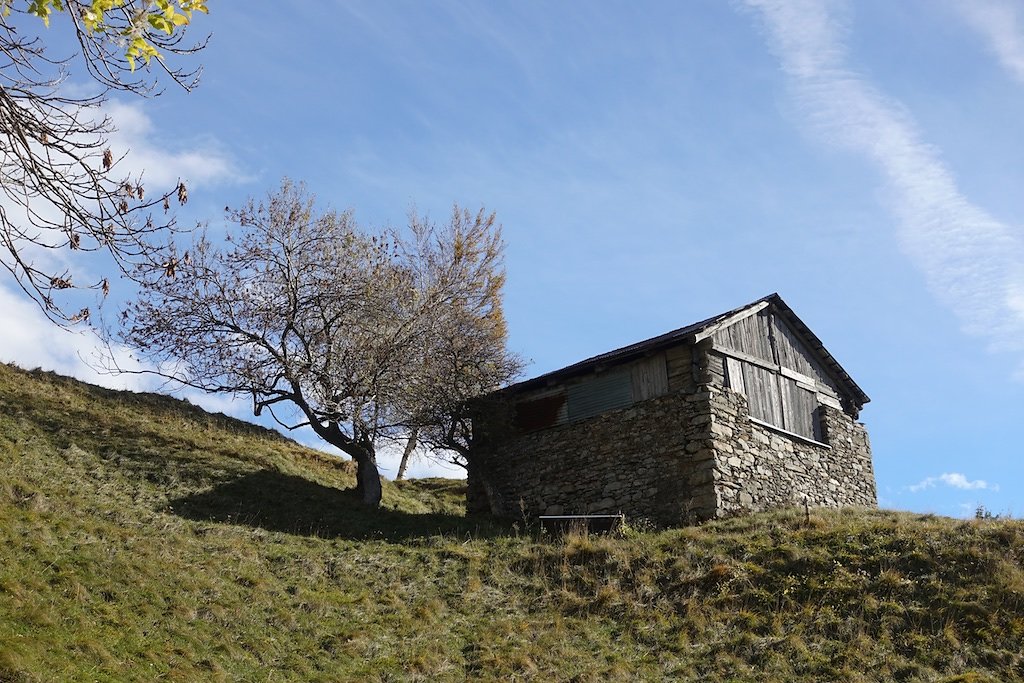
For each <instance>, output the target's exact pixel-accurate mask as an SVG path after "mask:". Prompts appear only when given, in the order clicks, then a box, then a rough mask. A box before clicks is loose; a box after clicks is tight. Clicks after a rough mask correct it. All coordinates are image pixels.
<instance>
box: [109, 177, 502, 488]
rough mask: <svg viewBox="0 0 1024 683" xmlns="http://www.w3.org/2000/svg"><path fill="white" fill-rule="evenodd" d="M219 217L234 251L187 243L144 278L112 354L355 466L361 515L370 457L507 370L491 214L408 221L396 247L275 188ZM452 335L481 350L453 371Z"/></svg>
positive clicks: (292, 190) (302, 194)
mask: <svg viewBox="0 0 1024 683" xmlns="http://www.w3.org/2000/svg"><path fill="white" fill-rule="evenodd" d="M229 218H230V219H231V221H232V222H233V223H235V224H237V225H238V226H239V227H240V228H241V229H242V230H241V233H240V234H239V235H238V236H237V237H236V236H234V235H232V236H230V238H229V239H230V241H228V242H226V243H225V244H223V245H217V244H214V243H213V242H212V241H211V240H209V239H208V238H207V237H206V236H205V235H202V234H200V235H198V236H197V239H196V241H195V243H194V244H193V246H192V248H191V249H189V251H188V252H187V253H184V254H182V255H181V258H176V259H175V262H176V263H177V264H178V265H177V267H176V269H175V273H174V277H173V278H169V277H157V276H150V277H149V278H148V279H146V278H143V281H144V286H143V288H142V290H141V294H140V296H139V299H138V301H137V302H136V303H135V304H134V305H133V306H131V307H130V308H128V309H127V310H126V311H125V313H124V319H123V324H122V327H121V340H122V341H124V342H126V343H128V344H130V345H131V346H133V347H136V348H139V349H141V350H142V355H143V357H144V358H145V359H148V360H149V361H151V362H153V363H159V364H161V365H160V369H159V370H157V371H156V372H158V373H160V374H162V375H163V376H165V377H170V378H173V379H175V380H176V381H179V382H181V383H183V384H186V385H189V386H192V387H197V388H199V389H202V390H204V391H209V392H228V393H232V394H236V395H249V396H251V397H252V400H253V407H254V412H255V413H256V414H257V415H259V414H260V413H261V412H262V411H263V410H267V411H268V412H269V413H270V414H271V415H272V416H273V417H274V419H275V420H277V421H278V423H279V424H281V425H282V426H284V427H286V428H288V429H295V428H298V427H300V426H305V425H308V426H309V427H311V428H312V430H313V431H314V432H315V433H316V434H317V435H318V436H319V437H320V438H322V439H323V440H324V441H326V442H328V443H330V444H332V445H334V446H336V447H337V448H339V449H340V450H341V451H342V452H344V453H346V454H348V455H349V456H350V457H352V459H353V460H355V462H356V465H357V490H358V492H359V494H360V496H361V499H362V501H363V502H364V503H366V504H367V505H371V506H376V505H378V504H379V503H380V500H381V485H380V477H379V472H378V468H377V449H378V447H379V446H380V445H381V444H382V443H384V442H389V441H397V440H400V439H404V438H407V437H408V435H409V434H410V432H412V431H413V430H420V431H423V430H428V429H433V430H434V432H436V433H440V430H441V429H442V428H443V427H444V426H445V425H447V424H448V423H449V422H451V421H452V419H453V417H452V416H451V415H449V414H448V409H449V407H456V408H457V409H458V410H461V409H463V407H464V406H465V405H466V399H467V398H469V396H471V395H472V394H474V393H476V392H479V391H481V390H485V389H490V388H494V387H495V386H497V384H499V383H501V382H502V381H504V379H505V378H506V377H507V376H509V373H510V372H511V371H512V369H517V368H518V360H517V359H516V358H515V357H514V356H513V355H511V354H509V353H508V352H507V351H506V349H505V324H504V320H503V317H502V313H501V287H502V283H503V280H504V274H503V267H502V242H501V236H500V229H499V228H498V227H497V226H496V224H495V221H494V216H493V215H487V214H485V213H484V212H483V211H481V212H478V213H476V214H471V213H468V212H466V211H463V210H461V209H459V208H458V207H455V208H454V210H453V212H452V217H451V220H450V221H449V222H448V223H447V224H446V225H444V226H443V227H440V228H439V227H437V226H435V225H434V224H432V223H430V222H428V221H425V220H421V219H419V218H417V217H415V216H413V217H412V220H411V221H410V226H409V230H408V231H407V232H406V233H405V234H399V233H398V232H396V231H386V232H381V233H378V234H371V233H368V232H366V231H364V230H361V229H360V228H359V227H358V226H357V225H356V223H355V221H354V220H353V218H352V216H351V214H350V213H347V212H346V213H337V212H334V211H328V212H324V213H320V212H318V210H317V209H316V206H315V202H314V199H313V198H312V197H311V196H310V195H309V194H308V193H307V192H306V190H305V188H304V187H303V186H302V185H295V184H293V183H291V182H289V181H285V182H284V183H283V185H282V187H281V189H280V190H279V191H277V192H274V193H272V194H270V195H269V196H268V198H267V200H266V201H265V202H263V203H259V204H257V203H254V202H252V201H250V202H249V203H248V204H247V205H245V206H244V207H242V208H241V209H238V210H236V211H231V212H230V213H229ZM461 335H468V336H470V337H475V338H478V339H481V340H483V339H486V340H487V349H486V351H485V350H484V349H483V348H480V349H478V350H477V353H476V356H475V357H473V358H471V357H470V356H469V355H466V356H464V357H463V358H461V359H459V360H458V362H457V363H454V364H453V363H452V359H451V358H450V357H449V356H450V351H451V349H453V348H455V346H454V345H453V344H452V340H453V338H455V337H458V336H461ZM444 354H449V355H448V356H446V355H444ZM471 361H474V362H475V365H470V362H471ZM460 392H462V393H461V395H460ZM293 416H297V417H296V418H295V419H292V417H293ZM439 420H444V421H445V422H444V424H443V425H442V423H441V422H439Z"/></svg>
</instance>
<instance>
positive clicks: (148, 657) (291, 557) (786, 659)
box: [0, 366, 1024, 682]
mask: <svg viewBox="0 0 1024 683" xmlns="http://www.w3.org/2000/svg"><path fill="white" fill-rule="evenodd" d="M0 473H2V474H0V681H4V682H6V681H53V680H96V681H151V680H171V681H193V680H202V681H236V680H246V681H248V680H254V681H255V680H296V681H338V680H343V681H344V680H369V681H398V680H403V681H404V680H413V681H415V680H422V681H435V680H467V679H471V680H495V681H506V680H544V681H549V680H565V681H604V680H621V681H632V680H669V679H679V680H702V681H791V680H845V681H890V680H898V681H947V682H952V681H964V682H966V681H975V682H981V681H1014V680H1024V658H1022V655H1021V652H1022V650H1024V524H1022V523H1021V522H1016V521H1011V520H982V521H969V522H963V521H956V520H950V519H944V518H939V517H934V516H920V515H911V514H900V513H891V512H879V511H867V510H847V511H841V512H827V511H820V512H818V513H816V514H815V515H814V516H813V517H812V519H811V523H810V524H807V523H806V521H805V520H804V518H803V515H802V513H798V512H793V513H789V512H779V513H773V514H765V515H755V516H751V517H746V518H739V519H733V520H726V521H721V522H716V523H712V524H707V525H704V526H702V527H699V528H689V529H678V530H668V531H653V530H648V531H638V530H634V529H629V528H627V529H625V530H624V532H623V533H622V534H621V535H619V536H617V537H598V536H589V535H586V534H573V535H569V536H567V537H565V538H562V539H558V540H554V539H548V538H545V537H542V536H536V535H532V534H530V533H522V532H516V531H515V530H509V529H506V528H504V527H502V526H499V525H496V524H490V523H487V522H483V521H478V520H472V519H465V518H463V517H461V516H460V513H458V509H459V496H460V495H461V488H460V486H461V484H460V483H459V482H449V481H444V480H427V481H423V482H407V483H404V484H402V485H401V486H393V485H390V484H389V485H388V487H387V489H386V490H385V502H386V506H387V508H386V509H385V510H382V511H381V512H380V513H378V514H368V513H366V512H364V511H362V510H361V509H360V508H359V506H358V505H357V504H356V503H355V502H354V501H353V500H352V498H351V496H350V495H349V494H348V493H346V489H347V488H348V487H349V486H351V485H352V474H351V470H350V468H349V467H348V466H347V465H345V464H344V463H339V462H337V461H333V460H331V459H329V458H327V457H326V456H323V455H322V454H318V453H316V452H314V451H309V450H307V449H304V448H302V447H300V446H298V445H296V444H294V443H292V442H290V441H287V440H285V439H283V438H281V437H280V436H278V435H276V434H275V433H272V432H267V431H265V430H261V429H259V428H255V427H251V426H248V425H245V424H244V423H239V422H236V421H233V420H230V419H227V418H223V417H215V416H210V415H207V414H206V413H203V412H202V411H200V410H198V409H196V408H194V407H191V406H188V405H185V404H182V403H181V402H178V401H174V400H173V399H167V398H164V397H158V396H147V395H141V396H140V395H132V394H122V393H118V392H109V391H105V390H102V389H98V388H95V387H89V386H86V385H82V384H79V383H77V382H74V381H71V380H67V379H63V378H60V377H56V376H53V375H48V374H46V373H38V372H35V373H26V372H24V371H20V370H17V369H14V368H10V367H3V366H0Z"/></svg>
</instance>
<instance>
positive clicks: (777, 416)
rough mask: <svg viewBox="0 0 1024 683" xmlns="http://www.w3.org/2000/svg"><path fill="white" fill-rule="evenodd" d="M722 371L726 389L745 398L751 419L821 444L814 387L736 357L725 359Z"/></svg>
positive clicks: (816, 395) (816, 397)
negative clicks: (724, 371) (723, 370)
mask: <svg viewBox="0 0 1024 683" xmlns="http://www.w3.org/2000/svg"><path fill="white" fill-rule="evenodd" d="M725 370H726V373H725V374H726V386H728V387H729V388H730V389H732V390H733V391H736V392H738V393H741V394H743V395H745V396H746V397H747V405H748V407H749V410H750V416H751V417H753V418H756V419H758V420H761V421H762V422H765V423H767V424H770V425H774V426H776V427H779V428H780V429H785V430H787V431H790V432H793V433H794V434H799V435H800V436H804V437H807V438H808V439H814V440H815V441H821V439H822V434H821V428H820V425H819V423H818V394H817V393H816V392H815V391H814V389H813V388H808V387H807V386H806V385H804V384H803V383H802V382H798V381H797V380H795V379H792V378H790V377H784V376H782V375H780V374H778V373H776V372H774V371H772V370H769V369H767V368H765V367H762V366H761V365H759V364H755V363H751V362H747V361H743V360H740V359H738V358H731V357H726V358H725Z"/></svg>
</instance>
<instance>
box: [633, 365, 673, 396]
mask: <svg viewBox="0 0 1024 683" xmlns="http://www.w3.org/2000/svg"><path fill="white" fill-rule="evenodd" d="M630 379H631V382H632V388H633V400H634V401H646V400H647V399H649V398H655V397H657V396H663V395H665V394H666V393H668V369H667V366H666V363H665V354H663V353H659V354H657V355H654V356H651V357H650V358H644V359H643V360H640V361H637V362H636V363H634V364H633V365H632V366H630Z"/></svg>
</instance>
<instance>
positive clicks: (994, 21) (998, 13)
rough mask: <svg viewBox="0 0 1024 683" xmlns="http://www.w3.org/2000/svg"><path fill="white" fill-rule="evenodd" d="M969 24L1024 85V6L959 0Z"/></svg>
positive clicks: (996, 0) (991, 0)
mask: <svg viewBox="0 0 1024 683" xmlns="http://www.w3.org/2000/svg"><path fill="white" fill-rule="evenodd" d="M955 4H956V7H957V9H958V10H959V11H960V13H961V15H963V17H964V18H965V19H966V20H967V23H968V24H970V25H971V26H973V27H974V29H975V30H977V31H978V32H979V33H981V34H982V35H983V36H984V37H985V39H986V40H987V41H988V47H989V49H990V50H991V51H992V53H993V54H994V55H995V56H996V58H997V59H998V60H999V63H1000V64H1002V65H1003V68H1004V69H1006V70H1007V71H1008V72H1009V73H1010V75H1011V76H1013V78H1015V79H1017V80H1018V81H1020V82H1021V83H1024V7H1022V6H1021V5H1020V4H1019V3H1017V2H1010V1H1009V0H959V1H958V2H956V3H955Z"/></svg>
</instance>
